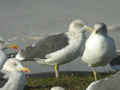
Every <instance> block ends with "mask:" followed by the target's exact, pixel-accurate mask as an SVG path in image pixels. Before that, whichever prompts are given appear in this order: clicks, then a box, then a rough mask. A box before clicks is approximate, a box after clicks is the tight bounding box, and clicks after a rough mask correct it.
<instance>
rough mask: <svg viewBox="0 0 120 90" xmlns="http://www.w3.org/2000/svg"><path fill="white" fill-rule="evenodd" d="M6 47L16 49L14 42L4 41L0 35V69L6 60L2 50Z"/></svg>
mask: <svg viewBox="0 0 120 90" xmlns="http://www.w3.org/2000/svg"><path fill="white" fill-rule="evenodd" d="M8 48H13V49H18V46H17V45H16V44H12V43H10V42H6V41H5V40H4V39H3V38H2V37H0V69H2V66H3V64H4V63H5V62H6V60H7V55H6V54H5V52H4V50H5V49H8Z"/></svg>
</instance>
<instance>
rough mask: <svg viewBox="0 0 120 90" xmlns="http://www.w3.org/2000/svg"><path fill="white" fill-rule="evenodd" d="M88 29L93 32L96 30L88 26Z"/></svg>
mask: <svg viewBox="0 0 120 90" xmlns="http://www.w3.org/2000/svg"><path fill="white" fill-rule="evenodd" d="M86 29H87V30H89V31H91V32H93V31H94V28H92V27H90V26H86Z"/></svg>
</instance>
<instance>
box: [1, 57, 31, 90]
mask: <svg viewBox="0 0 120 90" xmlns="http://www.w3.org/2000/svg"><path fill="white" fill-rule="evenodd" d="M25 72H30V70H29V69H28V68H26V67H24V66H23V65H22V64H21V63H20V61H18V60H17V59H15V58H10V59H8V60H7V61H6V62H5V64H4V66H3V68H2V70H1V71H0V90H23V88H24V85H25V82H26V77H25Z"/></svg>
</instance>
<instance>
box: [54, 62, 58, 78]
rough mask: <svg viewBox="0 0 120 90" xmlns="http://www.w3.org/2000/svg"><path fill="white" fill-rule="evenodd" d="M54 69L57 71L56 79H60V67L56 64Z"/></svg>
mask: <svg viewBox="0 0 120 90" xmlns="http://www.w3.org/2000/svg"><path fill="white" fill-rule="evenodd" d="M54 69H55V74H56V78H59V65H58V64H55V67H54Z"/></svg>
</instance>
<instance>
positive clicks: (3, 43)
mask: <svg viewBox="0 0 120 90" xmlns="http://www.w3.org/2000/svg"><path fill="white" fill-rule="evenodd" d="M8 48H12V49H15V50H18V48H19V46H18V45H16V44H13V43H11V42H7V41H6V40H4V39H3V38H2V37H0V49H8Z"/></svg>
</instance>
